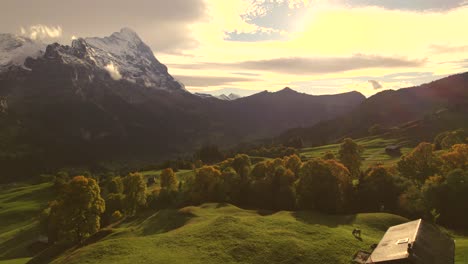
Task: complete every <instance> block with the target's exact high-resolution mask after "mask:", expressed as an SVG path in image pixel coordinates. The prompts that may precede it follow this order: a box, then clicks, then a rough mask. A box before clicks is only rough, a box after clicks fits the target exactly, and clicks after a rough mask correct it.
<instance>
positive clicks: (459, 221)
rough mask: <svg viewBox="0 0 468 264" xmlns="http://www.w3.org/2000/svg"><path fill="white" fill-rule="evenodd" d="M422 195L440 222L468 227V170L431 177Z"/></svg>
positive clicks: (458, 226) (457, 226) (428, 207)
mask: <svg viewBox="0 0 468 264" xmlns="http://www.w3.org/2000/svg"><path fill="white" fill-rule="evenodd" d="M422 195H423V198H424V201H425V205H426V210H427V211H432V210H433V211H434V212H436V213H437V215H438V219H439V222H440V223H442V224H445V225H448V226H451V227H455V228H467V227H468V203H466V201H467V200H468V172H467V171H466V170H462V169H456V170H453V171H451V172H449V173H448V174H447V176H446V177H443V176H432V177H429V178H428V179H427V180H426V182H425V184H424V186H423V188H422Z"/></svg>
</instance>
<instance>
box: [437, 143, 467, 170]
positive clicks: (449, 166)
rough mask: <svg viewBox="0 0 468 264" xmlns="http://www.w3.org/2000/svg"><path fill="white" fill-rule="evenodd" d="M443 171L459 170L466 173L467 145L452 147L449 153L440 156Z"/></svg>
mask: <svg viewBox="0 0 468 264" xmlns="http://www.w3.org/2000/svg"><path fill="white" fill-rule="evenodd" d="M442 160H443V168H444V170H445V171H447V172H448V171H452V170H454V169H461V170H465V171H468V144H456V145H453V146H452V148H451V150H450V152H448V153H445V154H443V155H442Z"/></svg>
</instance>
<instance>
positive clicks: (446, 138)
mask: <svg viewBox="0 0 468 264" xmlns="http://www.w3.org/2000/svg"><path fill="white" fill-rule="evenodd" d="M466 137H467V133H466V131H465V130H464V129H458V130H455V131H445V132H442V133H440V134H438V135H437V136H436V137H435V139H434V145H435V149H437V150H439V149H449V148H450V147H452V146H453V145H455V144H463V143H465V139H466Z"/></svg>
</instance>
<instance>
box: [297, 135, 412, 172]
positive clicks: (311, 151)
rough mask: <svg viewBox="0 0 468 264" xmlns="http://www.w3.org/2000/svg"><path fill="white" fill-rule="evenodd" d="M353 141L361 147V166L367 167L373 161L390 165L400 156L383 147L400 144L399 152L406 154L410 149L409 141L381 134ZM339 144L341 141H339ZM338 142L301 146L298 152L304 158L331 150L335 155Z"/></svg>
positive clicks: (317, 155) (315, 156)
mask: <svg viewBox="0 0 468 264" xmlns="http://www.w3.org/2000/svg"><path fill="white" fill-rule="evenodd" d="M355 142H356V143H357V144H359V145H360V146H362V147H363V153H362V158H363V159H364V160H363V164H362V165H363V167H364V168H367V167H369V166H370V165H373V164H375V163H382V164H384V165H391V164H394V163H396V162H397V161H398V160H399V159H400V157H395V156H390V155H388V154H386V153H385V147H386V146H388V145H399V146H402V148H401V153H402V154H406V153H408V152H410V151H411V149H412V148H411V147H410V146H409V142H407V141H405V140H402V139H397V138H384V137H382V136H372V137H365V138H361V139H356V140H355ZM340 144H341V143H340ZM340 144H330V145H324V146H320V147H311V148H303V149H301V151H300V153H301V155H302V156H305V157H306V158H318V157H322V156H323V155H324V154H325V153H327V152H332V153H333V154H334V155H335V156H336V155H337V154H338V150H339V148H340Z"/></svg>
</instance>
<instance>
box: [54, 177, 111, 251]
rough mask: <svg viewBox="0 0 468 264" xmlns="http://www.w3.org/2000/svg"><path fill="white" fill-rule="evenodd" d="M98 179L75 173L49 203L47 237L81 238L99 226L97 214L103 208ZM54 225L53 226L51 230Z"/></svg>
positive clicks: (98, 215)
mask: <svg viewBox="0 0 468 264" xmlns="http://www.w3.org/2000/svg"><path fill="white" fill-rule="evenodd" d="M100 192H101V190H100V188H99V185H98V184H97V182H96V181H95V180H94V179H92V178H86V177H84V176H76V177H74V178H73V179H72V180H71V181H70V182H69V183H68V184H67V185H66V186H65V190H64V191H63V192H62V195H61V196H60V197H59V198H58V199H57V200H56V201H54V202H52V203H51V204H50V214H49V218H50V220H49V226H54V227H55V228H50V229H51V233H52V234H50V236H49V237H50V238H52V241H53V240H54V238H56V239H57V240H66V241H72V242H79V243H81V242H83V240H84V239H86V238H87V237H89V236H91V235H92V234H94V233H96V232H97V231H98V230H99V228H100V216H101V214H102V213H103V212H104V210H105V202H104V200H103V199H102V198H101V194H100ZM52 229H55V230H52Z"/></svg>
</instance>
